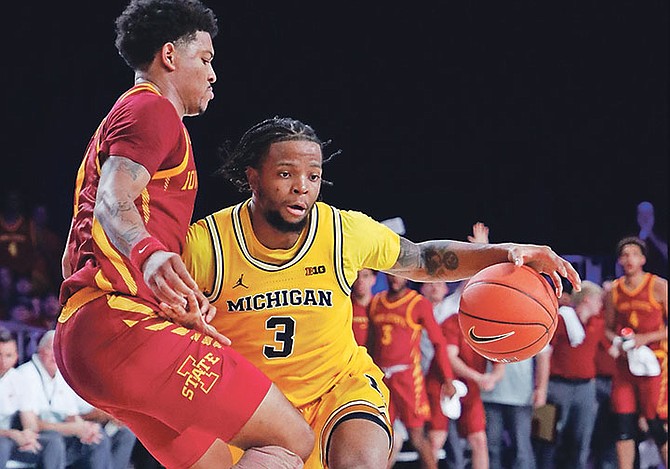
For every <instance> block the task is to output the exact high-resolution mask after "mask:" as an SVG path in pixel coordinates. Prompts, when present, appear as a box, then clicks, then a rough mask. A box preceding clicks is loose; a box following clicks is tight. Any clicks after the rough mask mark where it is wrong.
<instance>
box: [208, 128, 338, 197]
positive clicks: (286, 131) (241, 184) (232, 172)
mask: <svg viewBox="0 0 670 469" xmlns="http://www.w3.org/2000/svg"><path fill="white" fill-rule="evenodd" d="M289 140H303V141H309V142H314V143H316V144H317V145H319V146H320V147H321V150H322V151H323V149H324V147H325V146H326V145H328V144H329V143H330V141H326V142H323V141H321V139H320V138H319V137H318V136H317V135H316V132H315V131H314V129H312V127H310V126H309V125H307V124H304V123H302V122H300V121H299V120H297V119H292V118H290V117H277V116H275V117H273V118H271V119H266V120H264V121H262V122H259V123H258V124H256V125H254V126H253V127H251V128H250V129H249V130H247V131H246V132H245V133H244V135H242V138H241V139H240V141H239V143H238V144H237V146H235V148H234V149H233V150H229V149H228V148H227V146H224V147H222V148H221V152H222V157H223V159H224V163H223V165H222V166H221V167H220V168H219V169H218V171H217V174H220V175H222V176H223V177H224V178H226V179H227V180H229V181H230V182H232V183H233V184H234V185H235V187H237V189H238V190H239V191H240V192H250V190H251V188H250V187H249V183H248V182H247V176H246V173H245V171H246V169H247V168H257V167H258V165H259V163H260V162H261V160H262V159H263V157H264V156H265V155H266V154H267V152H268V150H269V149H270V145H272V144H273V143H277V142H286V141H289ZM339 153H340V151H339V150H338V151H337V152H335V153H333V154H332V155H330V156H329V157H328V158H325V159H324V160H323V162H324V163H326V162H327V161H329V160H330V159H331V158H332V157H334V156H335V155H338V154H339ZM322 183H324V184H330V183H328V182H327V181H322Z"/></svg>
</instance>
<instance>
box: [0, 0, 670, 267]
mask: <svg viewBox="0 0 670 469" xmlns="http://www.w3.org/2000/svg"><path fill="white" fill-rule="evenodd" d="M36 3H37V2H27V1H25V2H18V3H12V4H5V5H3V13H2V20H1V21H2V31H3V33H4V35H3V36H4V41H3V42H4V47H3V55H4V57H3V64H4V66H3V71H2V77H3V78H2V79H3V81H6V83H5V84H4V86H2V89H3V96H2V100H3V103H4V105H5V112H4V114H5V119H4V122H5V125H4V126H3V127H4V129H3V132H2V134H1V139H2V140H1V141H0V144H2V149H3V153H4V156H3V158H2V160H3V167H4V171H3V173H4V177H3V181H4V182H3V185H4V187H11V186H15V187H19V188H21V189H22V190H23V191H24V193H25V194H26V196H27V197H28V201H29V202H30V203H46V204H47V206H48V207H49V208H50V209H51V221H52V224H53V225H54V228H55V229H57V230H58V231H59V232H60V233H61V234H62V235H63V236H65V233H66V229H67V227H68V223H69V217H70V214H71V199H72V188H73V184H74V176H75V172H76V170H77V167H78V165H79V163H80V159H81V157H82V155H83V151H84V148H85V146H86V144H87V142H88V139H89V138H90V135H91V134H92V132H93V131H94V130H95V128H96V127H97V125H98V123H99V121H100V119H101V118H102V117H103V116H104V115H105V114H106V112H107V111H108V110H109V108H110V106H111V105H112V103H113V101H114V100H115V99H116V97H117V96H118V95H119V94H121V93H122V92H123V91H125V90H126V89H127V88H128V87H130V86H131V85H132V79H133V76H132V72H131V71H130V69H128V68H127V67H126V65H125V64H124V63H123V61H122V59H121V58H120V57H119V56H118V54H117V52H116V50H115V48H114V44H113V43H114V28H113V22H114V19H115V18H116V16H117V15H118V14H119V13H120V12H121V10H122V9H123V6H124V5H125V2H114V1H109V2H107V1H101V2H87V3H86V4H85V5H84V4H78V3H77V2H73V3H70V2H48V3H46V2H39V3H40V4H39V5H37V4H36ZM41 3H44V4H41ZM207 3H208V5H209V6H210V7H212V8H213V9H214V10H215V12H216V13H217V16H218V17H219V21H220V33H219V35H218V36H217V37H216V38H215V39H214V45H215V49H216V59H215V61H214V67H215V70H216V71H217V74H218V81H217V83H216V85H215V94H216V97H215V99H214V101H212V102H211V103H210V107H209V110H208V111H207V113H206V114H205V115H204V116H202V117H198V118H189V119H187V121H186V125H187V127H188V128H189V130H190V132H191V136H192V138H193V142H194V147H195V151H196V157H197V158H198V164H199V170H200V194H199V199H198V203H197V205H196V214H195V215H196V216H198V217H199V216H202V215H204V214H206V213H207V212H210V211H212V210H215V209H218V208H220V207H223V206H226V205H229V204H231V203H234V202H236V201H238V200H240V197H241V196H240V195H238V194H237V193H235V192H234V191H233V190H232V188H231V187H230V186H229V185H228V184H227V183H226V182H224V181H222V180H219V179H217V178H215V177H213V176H212V173H213V171H214V170H215V168H216V167H217V164H218V160H217V156H216V149H217V147H218V146H219V145H220V144H221V143H222V142H223V141H225V140H233V141H234V140H236V139H237V138H239V136H240V135H241V133H242V132H243V131H244V130H245V129H246V128H248V127H249V126H251V125H252V124H254V123H256V122H258V121H260V120H262V119H264V118H267V117H270V116H273V115H288V116H291V117H295V118H298V119H301V120H303V121H304V122H307V123H309V124H311V125H312V126H313V127H314V128H315V129H316V130H317V132H318V133H319V135H320V136H321V137H322V138H323V139H325V140H328V139H332V144H331V145H330V146H329V147H328V149H329V150H332V151H335V150H338V149H341V150H342V154H341V155H339V156H337V157H336V158H335V159H333V160H332V162H330V163H329V164H327V166H326V168H325V177H326V178H327V179H329V180H331V181H333V182H334V183H335V185H334V186H333V187H331V188H325V190H324V199H325V201H327V202H329V203H332V204H333V205H336V206H338V207H339V208H342V209H357V210H361V211H363V212H366V213H368V214H369V215H371V216H372V217H374V218H376V219H379V220H382V219H385V218H390V217H394V216H401V217H402V218H403V219H404V221H405V223H406V226H407V234H406V236H407V237H408V238H410V239H412V240H414V241H423V240H426V239H431V238H455V239H463V240H464V239H465V237H466V236H467V234H469V232H470V228H471V226H472V224H473V223H474V222H476V221H478V220H481V221H484V222H486V223H487V224H488V225H489V226H490V227H491V240H492V241H494V242H497V241H519V242H536V243H546V244H550V245H551V246H553V247H554V248H555V249H556V250H557V251H558V252H559V253H562V254H591V255H611V254H612V252H613V250H614V246H615V244H616V241H617V240H618V239H619V238H620V237H622V236H623V235H626V234H629V233H633V232H635V231H636V228H637V225H636V222H635V207H636V205H637V204H638V203H639V202H640V201H642V200H649V201H651V202H652V203H653V204H654V206H655V207H656V228H657V231H658V232H660V234H662V235H663V236H664V237H667V218H668V217H667V214H668V202H667V196H668V190H667V183H668V99H667V98H668V96H667V85H668V2H667V1H666V0H644V1H639V0H637V1H635V0H631V1H624V0H610V1H607V2H594V1H583V0H582V1H575V2H564V1H562V2H544V1H543V2H534V1H530V0H529V1H513V0H508V1H499V0H498V1H480V2H464V1H452V2H437V1H435V2H403V3H401V4H397V3H393V5H395V6H392V5H391V4H389V3H387V2H383V3H382V2H375V3H376V6H375V5H368V4H367V3H370V2H358V4H357V5H356V6H351V4H349V3H346V4H342V2H309V3H308V2H305V3H302V2H290V1H287V2H257V1H235V2H232V1H227V2H223V1H213V0H211V1H209V2H207Z"/></svg>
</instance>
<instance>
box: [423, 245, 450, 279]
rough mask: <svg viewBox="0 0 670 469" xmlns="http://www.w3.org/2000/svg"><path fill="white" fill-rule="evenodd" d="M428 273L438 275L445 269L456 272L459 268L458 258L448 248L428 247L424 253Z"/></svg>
mask: <svg viewBox="0 0 670 469" xmlns="http://www.w3.org/2000/svg"><path fill="white" fill-rule="evenodd" d="M422 256H423V260H424V265H425V266H426V272H428V273H429V274H430V275H437V274H439V273H440V271H442V270H443V269H447V270H456V269H457V268H458V256H457V255H456V253H455V252H454V251H451V250H449V249H448V248H447V247H446V246H440V247H436V246H431V247H427V248H426V249H424V250H423V252H422Z"/></svg>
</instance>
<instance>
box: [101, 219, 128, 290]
mask: <svg viewBox="0 0 670 469" xmlns="http://www.w3.org/2000/svg"><path fill="white" fill-rule="evenodd" d="M91 234H92V235H93V240H94V241H95V243H96V244H97V245H98V247H100V249H101V250H102V253H103V254H104V255H105V256H106V257H107V258H108V259H109V260H110V261H111V263H112V265H113V266H114V268H115V269H116V270H117V272H118V273H119V274H120V275H121V277H122V278H123V281H124V282H125V283H126V286H127V287H128V291H129V292H130V294H131V295H137V284H136V283H135V279H133V276H132V275H131V273H130V271H129V270H128V266H126V263H125V262H124V260H123V259H122V258H121V255H120V254H119V253H118V252H117V251H116V250H115V249H114V248H113V247H112V245H111V244H110V243H109V239H107V235H106V234H105V232H104V230H103V229H102V225H100V222H99V221H98V220H97V219H95V218H93V227H92V228H91Z"/></svg>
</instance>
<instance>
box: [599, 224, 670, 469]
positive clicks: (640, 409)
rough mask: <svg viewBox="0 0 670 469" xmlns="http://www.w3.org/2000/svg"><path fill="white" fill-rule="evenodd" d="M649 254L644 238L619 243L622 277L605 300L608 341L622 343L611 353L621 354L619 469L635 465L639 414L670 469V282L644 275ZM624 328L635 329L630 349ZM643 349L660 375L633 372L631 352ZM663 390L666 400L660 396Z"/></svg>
mask: <svg viewBox="0 0 670 469" xmlns="http://www.w3.org/2000/svg"><path fill="white" fill-rule="evenodd" d="M645 254H646V245H645V243H644V241H642V240H641V239H639V238H636V237H627V238H624V239H622V240H621V241H619V243H618V245H617V258H618V262H619V265H621V267H622V268H623V271H624V275H623V276H622V277H619V278H618V279H616V280H615V281H614V282H613V284H612V289H611V291H610V292H609V294H608V295H607V296H606V297H605V298H606V301H605V312H606V321H607V334H608V338H610V339H611V340H613V342H614V343H615V344H618V346H615V347H613V348H612V349H611V350H612V352H613V353H614V354H615V355H617V356H618V358H617V373H615V375H614V379H613V381H612V408H613V409H614V412H615V414H616V416H617V420H618V422H619V435H618V441H617V444H616V448H617V457H618V459H619V467H620V468H621V469H629V468H632V467H633V463H634V460H635V440H634V436H635V433H636V428H637V415H638V413H639V414H640V415H641V416H642V417H644V418H645V419H646V420H647V423H648V425H649V432H650V433H651V435H652V437H653V438H654V441H655V442H656V444H657V445H658V447H659V449H660V452H661V456H662V457H663V460H664V462H665V465H666V467H667V465H668V429H667V376H668V371H667V370H668V368H667V367H668V362H667V357H668V353H667V350H668V348H667V336H668V281H667V280H665V279H663V278H661V277H658V276H656V275H653V274H650V273H648V272H645V271H644V264H645V262H646V257H645ZM624 328H628V329H631V330H632V331H633V334H632V335H630V336H629V337H628V338H627V340H628V344H626V345H624V342H623V341H622V339H621V337H620V334H621V333H622V330H623V329H624ZM630 343H632V344H633V346H632V347H630V346H629V344H630ZM641 346H648V347H649V348H650V349H651V350H653V351H654V354H655V355H656V357H657V358H658V361H659V363H660V368H661V374H660V375H657V376H642V375H639V374H638V375H635V374H633V373H632V371H631V369H630V358H631V357H630V354H631V352H632V351H633V350H634V349H637V348H639V347H641ZM623 352H626V353H623ZM662 388H664V389H665V393H666V395H665V396H662V392H661V389H662ZM659 401H662V402H664V403H665V406H666V407H665V409H666V412H665V415H662V414H660V413H659ZM661 409H662V406H661Z"/></svg>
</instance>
